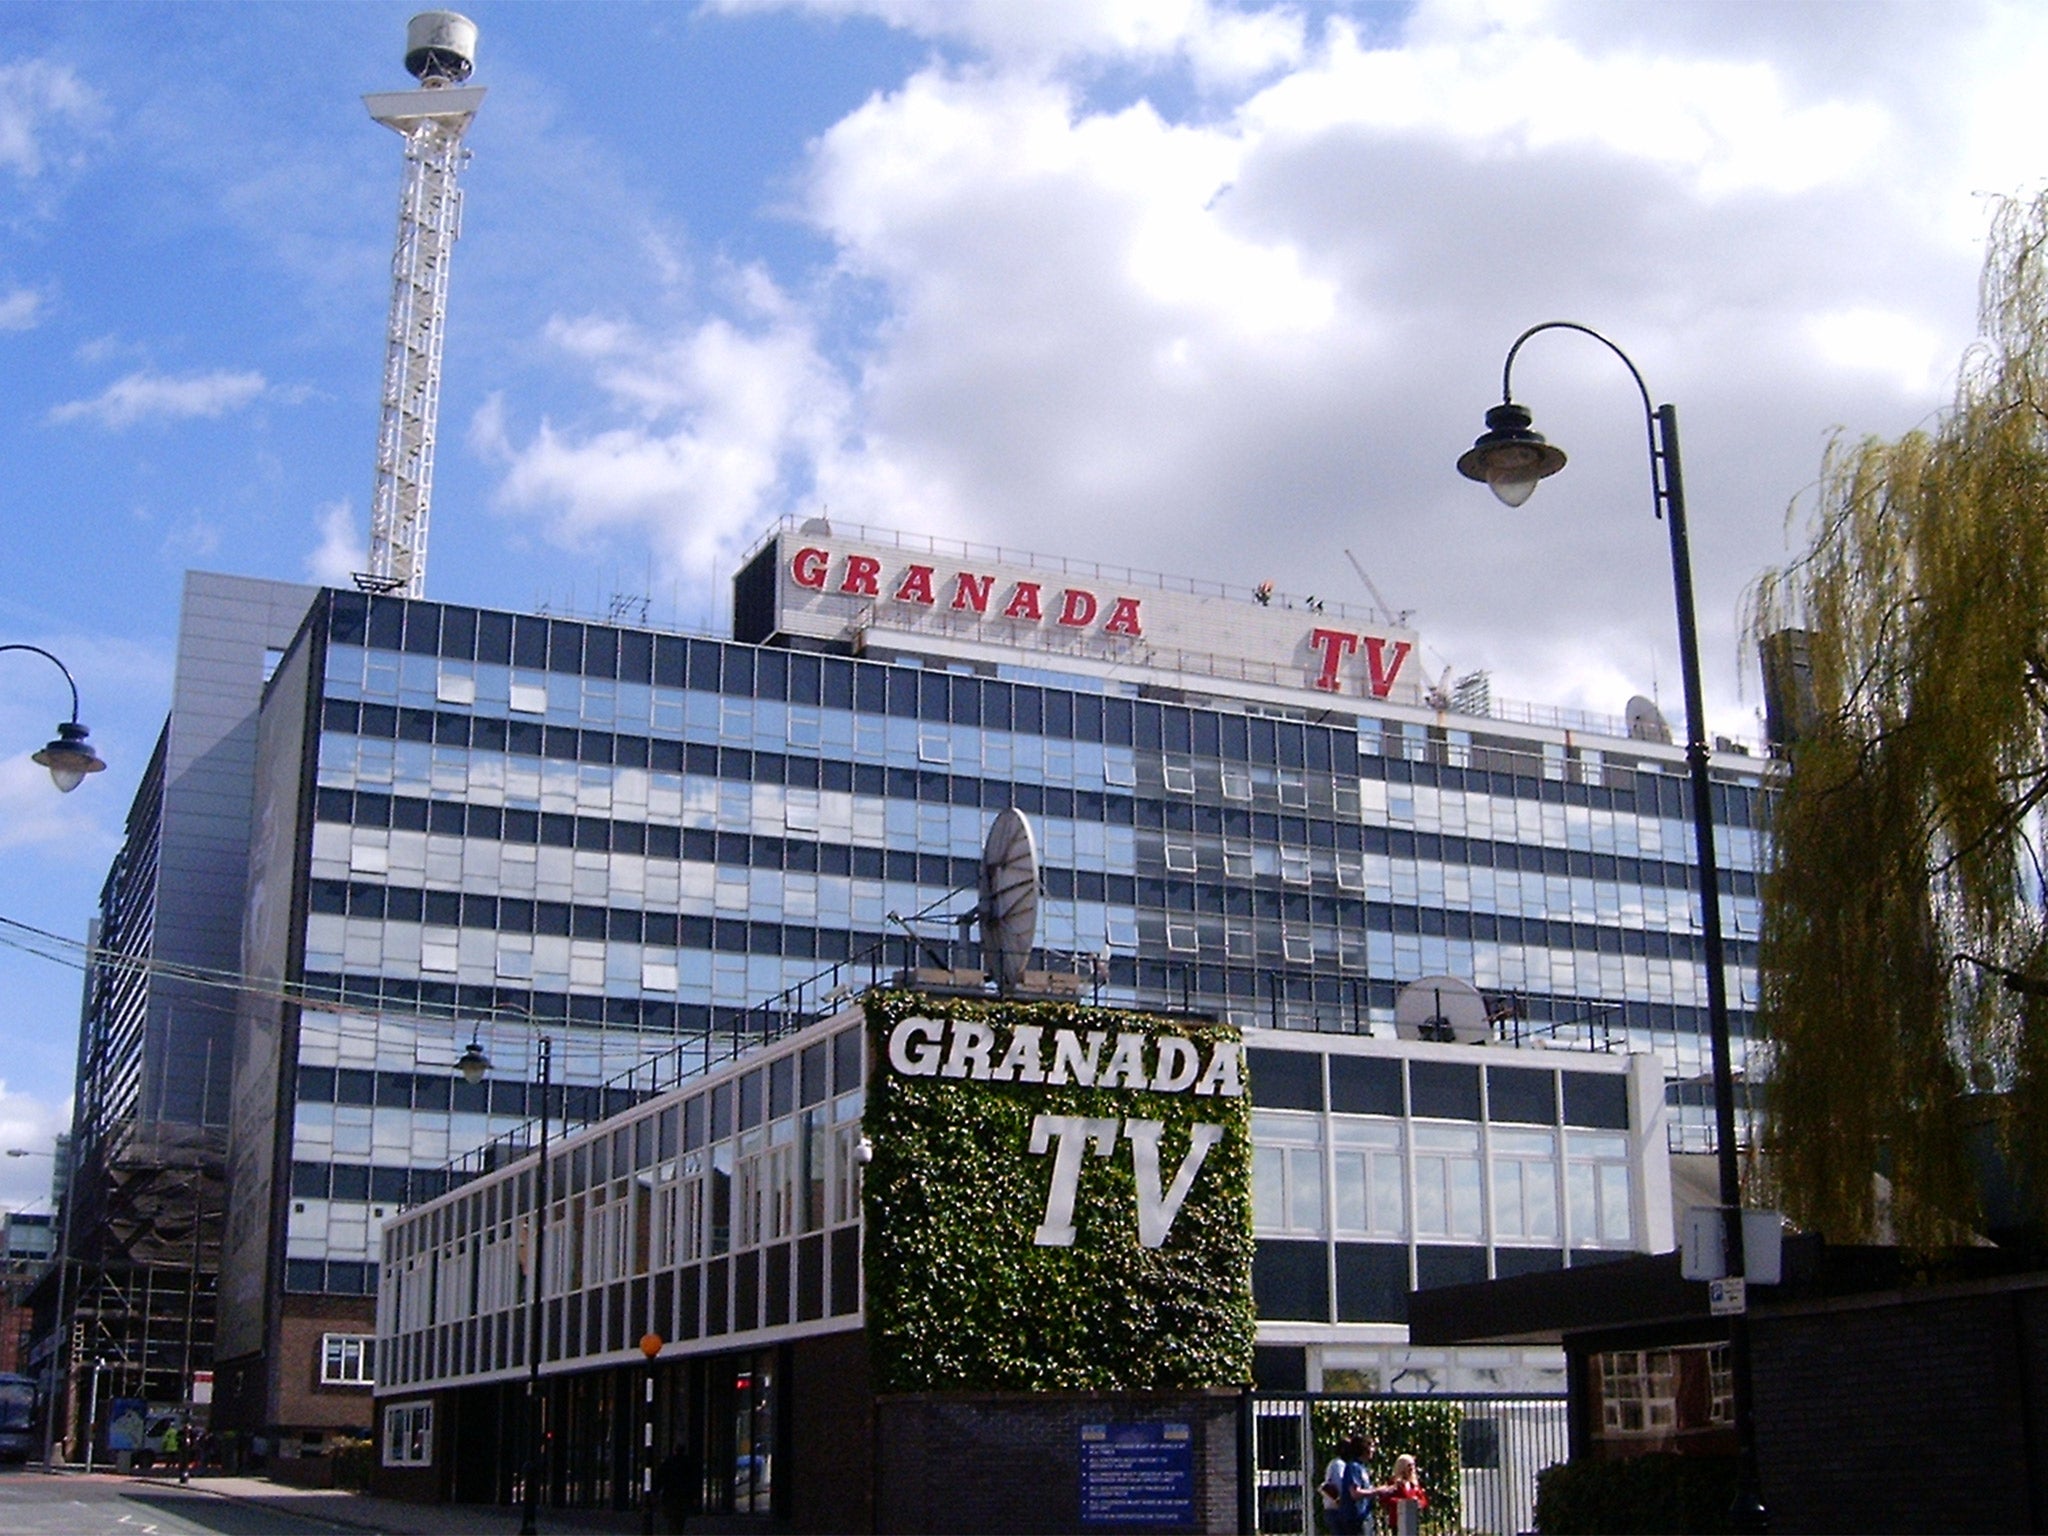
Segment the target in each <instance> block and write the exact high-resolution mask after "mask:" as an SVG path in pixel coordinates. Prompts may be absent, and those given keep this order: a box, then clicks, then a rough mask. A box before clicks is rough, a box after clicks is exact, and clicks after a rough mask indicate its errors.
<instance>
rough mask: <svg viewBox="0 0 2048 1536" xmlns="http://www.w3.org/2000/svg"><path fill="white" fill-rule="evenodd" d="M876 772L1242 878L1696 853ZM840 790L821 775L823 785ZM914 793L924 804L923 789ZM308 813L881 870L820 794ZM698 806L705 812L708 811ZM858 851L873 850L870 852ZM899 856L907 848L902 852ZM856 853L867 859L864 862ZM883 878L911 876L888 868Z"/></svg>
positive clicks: (956, 864) (1650, 882)
mask: <svg viewBox="0 0 2048 1536" xmlns="http://www.w3.org/2000/svg"><path fill="white" fill-rule="evenodd" d="M826 766H832V765H826ZM837 766H838V767H839V768H841V769H846V768H849V767H850V766H851V765H849V764H844V763H841V764H838V765H837ZM872 771H873V773H874V774H875V775H876V776H877V777H878V778H881V779H883V780H885V781H886V784H887V787H886V788H884V789H879V790H853V791H850V792H851V793H854V794H861V795H867V796H869V797H870V798H876V797H879V798H883V799H892V798H893V799H896V800H898V801H899V802H901V801H904V800H917V799H918V798H919V795H920V792H921V791H925V790H932V791H939V792H940V793H937V794H936V795H934V796H931V797H928V798H929V799H930V800H931V801H932V803H938V804H945V805H967V806H970V807H974V808H981V809H992V810H1000V809H1004V808H1007V807H1009V806H1011V805H1015V806H1016V807H1017V808H1018V809H1019V810H1022V811H1024V812H1026V813H1027V814H1031V815H1043V816H1048V817H1055V818H1060V819H1065V820H1076V819H1078V820H1079V821H1081V822H1082V823H1083V824H1084V825H1086V824H1090V823H1092V822H1095V821H1098V820H1100V821H1103V822H1104V823H1105V824H1107V825H1112V826H1118V825H1121V826H1134V827H1135V828H1136V830H1138V831H1140V832H1148V831H1156V832H1160V833H1161V834H1162V836H1163V857H1164V859H1165V862H1166V867H1167V868H1168V869H1170V870H1176V871H1177V872H1183V873H1191V872H1193V871H1194V870H1195V869H1197V868H1198V867H1199V866H1201V865H1204V864H1206V866H1207V867H1208V868H1209V869H1210V870H1212V871H1215V872H1217V873H1223V874H1227V875H1228V876H1229V878H1231V879H1232V880H1240V879H1245V878H1250V877H1251V876H1252V875H1253V874H1254V870H1253V869H1252V868H1251V867H1249V865H1250V861H1251V860H1252V859H1253V858H1254V855H1255V850H1256V849H1258V848H1260V847H1269V848H1270V847H1275V846H1277V847H1278V848H1279V850H1280V857H1281V859H1282V861H1283V867H1282V868H1281V870H1280V874H1281V876H1282V878H1283V879H1285V878H1288V874H1289V871H1288V870H1287V868H1286V867H1285V860H1286V859H1287V858H1288V857H1289V855H1290V854H1292V855H1293V856H1294V857H1295V858H1296V860H1297V862H1298V863H1299V865H1300V867H1299V868H1298V869H1297V870H1295V871H1294V879H1295V881H1296V883H1305V882H1306V881H1307V880H1308V878H1309V868H1308V865H1307V862H1306V861H1307V858H1308V856H1309V854H1310V852H1311V851H1312V850H1315V849H1325V850H1331V849H1334V850H1336V851H1338V852H1339V853H1340V854H1344V853H1351V854H1360V855H1363V856H1365V857H1367V858H1372V857H1386V858H1394V859H1413V860H1416V861H1418V862H1421V863H1429V864H1444V865H1449V866H1454V867H1455V866H1470V867H1472V868H1482V869H1497V870H1505V871H1513V872H1519V873H1523V874H1540V875H1545V876H1558V877H1563V878H1568V879H1585V880H1600V881H1612V882H1617V883H1619V884H1622V885H1628V886H1645V885H1647V886H1662V887H1665V888H1668V889H1672V890H1680V891H1683V890H1689V889H1690V888H1691V884H1692V880H1693V869H1692V866H1691V864H1690V863H1687V862H1682V861H1675V860H1666V859H1657V858H1648V857H1639V856H1633V855H1626V854H1613V853H1594V852H1591V851H1588V850H1582V849H1576V848H1567V847H1556V846H1543V845H1538V844H1532V843H1525V842H1510V841H1506V840H1501V839H1491V838H1483V837H1466V836H1458V835H1453V834H1445V833H1437V832H1417V831H1411V830H1409V829H1407V828H1402V827H1378V826H1361V825H1356V824H1353V823H1350V822H1332V821H1321V820H1311V819H1308V818H1305V817H1299V816H1283V815H1277V814H1275V813H1273V812H1269V811H1238V810H1231V809H1228V808H1223V807H1216V806H1186V805H1176V804H1173V803H1171V802H1159V801H1149V800H1133V799H1131V798H1129V797H1126V796H1118V795H1104V794H1098V793H1095V792H1093V791H1089V790H1060V789H1044V790H1040V789H1038V788H1037V787H1036V786H1032V785H1024V784H1006V783H998V782H995V781H993V780H980V779H972V778H965V777H960V776H956V775H951V774H937V773H932V772H930V771H929V770H913V769H906V768H890V769H882V768H879V767H877V768H875V769H873V770H872ZM743 782H750V781H743ZM840 792H841V791H838V790H835V789H832V788H831V787H830V786H827V788H826V789H824V790H821V791H820V792H819V793H821V794H823V793H840ZM1026 802H1029V803H1026ZM919 803H926V802H925V801H924V800H919ZM314 811H315V817H316V819H317V820H319V821H321V822H326V823H329V824H334V825H343V826H348V827H388V828H391V829H393V830H395V831H402V832H426V833H432V834H436V835H441V836H447V837H469V838H479V839H485V840H491V841H499V842H504V843H507V844H515V845H523V846H535V847H544V848H545V847H552V848H574V849H577V850H579V851H582V852H588V853H626V854H644V855H646V856H647V857H650V858H668V859H677V858H680V859H686V860H690V861H693V862H700V863H717V864H726V865H735V866H748V867H753V868H771V869H780V868H791V869H806V870H808V869H817V870H819V871H820V872H821V873H827V874H847V873H853V874H876V873H880V871H881V865H880V864H879V862H878V861H877V858H876V855H878V854H879V853H880V851H881V850H880V849H878V848H874V847H863V846H860V845H858V844H855V845H851V846H849V845H847V844H844V843H839V842H832V841H826V840H824V839H823V838H822V837H821V836H819V835H816V834H820V833H822V832H823V830H824V817H823V816H822V814H821V812H822V808H821V806H820V805H819V804H818V803H817V802H816V801H815V800H812V801H808V802H801V803H800V802H799V801H797V800H794V799H792V800H791V801H790V802H788V803H787V804H785V805H784V807H783V811H782V815H781V817H780V818H779V819H780V820H781V821H782V823H783V824H784V825H785V826H786V828H787V830H789V831H791V832H795V833H799V834H805V833H809V834H814V835H811V836H803V835H799V836H795V837H788V838H780V837H774V836H767V835H761V834H759V833H752V834H750V833H747V832H741V831H737V830H724V831H714V830H712V829H711V828H709V827H707V826H704V825H701V824H700V825H695V826H687V827H686V826H678V825H674V824H668V823H664V822H660V821H652V822H649V821H639V820H628V819H623V818H613V817H607V816H593V815H571V814H567V813H562V812H552V811H537V810H531V809H521V808H515V807H499V806H495V805H484V804H478V803H475V802H465V801H460V800H452V799H450V800H429V799H426V798H424V797H422V796H417V795H390V794H384V793H381V792H378V791H375V790H348V789H342V788H336V787H327V788H323V789H321V790H319V791H318V793H317V796H316V800H315V807H314ZM1154 813H1156V814H1154ZM706 814H707V816H708V812H707V813H706ZM693 819H694V818H693ZM832 820H833V824H834V825H838V826H842V827H845V826H853V825H857V824H858V823H857V818H855V817H849V816H847V815H846V814H844V813H841V814H839V815H837V816H836V817H834V818H833V819H832ZM878 825H881V824H878ZM1176 834H1180V835H1179V836H1176ZM1219 840H1220V841H1219ZM813 850H815V852H814V851H813ZM1144 851H1149V850H1144ZM863 855H866V856H867V858H866V859H865V861H863V859H862V856H863ZM904 856H906V857H907V856H908V851H907V850H906V851H904ZM1141 856H1142V852H1141ZM1153 856H1154V857H1160V856H1162V855H1159V854H1154V855H1153ZM922 857H924V858H927V859H931V858H938V859H940V860H941V861H943V859H944V856H943V855H933V854H930V853H926V854H924V855H922ZM863 862H865V863H866V865H867V866H868V867H865V868H864V867H862V864H863ZM904 867H906V868H907V867H908V866H907V865H906V866H904ZM1346 868H1349V869H1350V870H1351V872H1352V874H1353V877H1354V879H1355V881H1356V882H1357V883H1356V884H1354V885H1353V887H1352V888H1353V889H1359V888H1362V886H1363V883H1364V874H1363V869H1364V866H1363V865H1361V864H1358V863H1357V862H1356V861H1353V862H1352V863H1351V864H1350V865H1348V866H1347V865H1343V864H1342V863H1341V861H1340V865H1339V868H1338V870H1337V875H1338V878H1339V881H1340V883H1341V882H1342V879H1343V874H1344V871H1345V869H1346ZM972 872H973V860H972V858H971V857H965V856H962V857H955V858H953V859H952V860H951V862H950V865H949V866H948V865H945V864H944V863H943V862H942V863H941V864H939V865H935V866H934V876H935V878H936V879H937V880H942V881H943V880H953V879H958V878H959V877H961V876H962V874H963V873H964V874H965V877H966V878H967V879H969V880H971V879H972ZM1047 873H1048V875H1050V874H1053V873H1056V871H1052V870H1048V871H1047ZM1087 873H1089V872H1077V874H1076V875H1075V876H1073V877H1072V878H1076V879H1083V880H1085V878H1086V875H1087ZM890 878H892V879H902V878H910V877H908V876H905V875H903V874H901V873H894V872H892V873H891V875H890ZM1724 883H1725V887H1726V889H1725V890H1724V892H1723V894H1724V895H1728V896H1734V897H1737V898H1743V897H1751V896H1754V895H1755V894H1756V876H1755V875H1754V873H1752V872H1751V871H1748V870H1743V869H1733V870H1729V871H1726V872H1725V881H1724ZM1083 894H1085V893H1083ZM1111 899H1116V898H1114V897H1112V898H1111ZM1126 899H1128V898H1126Z"/></svg>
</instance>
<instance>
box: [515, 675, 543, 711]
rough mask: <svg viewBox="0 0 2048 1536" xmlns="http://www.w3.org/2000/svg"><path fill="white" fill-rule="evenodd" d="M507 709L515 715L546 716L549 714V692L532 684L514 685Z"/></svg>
mask: <svg viewBox="0 0 2048 1536" xmlns="http://www.w3.org/2000/svg"><path fill="white" fill-rule="evenodd" d="M507 708H509V709H510V710H511V711H512V713H513V714H515V715H544V714H546V713H547V712H548V691H547V689H545V688H539V687H535V686H534V685H533V684H531V683H514V684H513V685H512V693H511V700H510V703H509V704H508V705H507Z"/></svg>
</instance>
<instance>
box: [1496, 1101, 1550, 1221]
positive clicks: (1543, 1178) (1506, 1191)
mask: <svg viewBox="0 0 2048 1536" xmlns="http://www.w3.org/2000/svg"><path fill="white" fill-rule="evenodd" d="M1491 1146H1492V1149H1493V1232H1494V1237H1495V1239H1496V1240H1498V1241H1503V1242H1506V1241H1511V1240H1514V1239H1517V1238H1520V1239H1524V1240H1529V1241H1543V1242H1555V1241H1556V1240H1557V1151H1556V1147H1557V1138H1556V1137H1555V1136H1554V1135H1552V1134H1551V1133H1550V1132H1549V1131H1509V1130H1502V1129H1501V1128H1499V1127H1495V1128H1494V1131H1493V1135H1492V1138H1491Z"/></svg>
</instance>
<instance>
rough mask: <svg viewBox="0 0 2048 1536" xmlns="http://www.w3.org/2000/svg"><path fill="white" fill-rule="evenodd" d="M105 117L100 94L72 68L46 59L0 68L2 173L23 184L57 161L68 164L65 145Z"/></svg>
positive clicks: (68, 151)
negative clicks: (6, 173) (22, 181)
mask: <svg viewBox="0 0 2048 1536" xmlns="http://www.w3.org/2000/svg"><path fill="white" fill-rule="evenodd" d="M102 115H103V109H102V105H101V101H100V97H99V94H98V92H96V91H94V90H93V89H92V88H91V87H90V86H88V85H86V84H85V83H84V82H83V81H81V80H80V79H79V78H78V76H77V75H76V74H75V73H74V72H73V71H72V69H71V68H70V66H68V65H64V64H53V63H51V62H49V61H48V60H47V59H26V60H23V61H22V62H20V63H17V64H0V170H8V171H12V172H14V173H15V174H16V175H17V176H19V177H21V178H22V179H23V180H30V179H33V178H35V177H37V176H40V175H41V174H42V173H43V172H44V170H46V169H47V168H48V167H49V166H50V164H51V163H52V161H53V160H68V159H69V158H70V157H71V156H72V154H73V149H72V148H71V146H70V144H69V143H68V142H67V141H68V140H69V139H71V138H72V137H75V136H76V135H77V134H79V133H81V132H83V131H84V130H87V129H90V128H91V127H93V126H94V125H95V124H97V123H98V121H99V120H100V118H101V116H102Z"/></svg>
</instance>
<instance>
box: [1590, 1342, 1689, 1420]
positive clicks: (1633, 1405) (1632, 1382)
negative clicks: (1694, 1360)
mask: <svg viewBox="0 0 2048 1536" xmlns="http://www.w3.org/2000/svg"><path fill="white" fill-rule="evenodd" d="M1600 1428H1601V1431H1602V1432H1603V1434H1606V1435H1611V1436H1629V1437H1633V1436H1637V1435H1668V1434H1671V1433H1673V1432H1674V1431H1675V1430H1677V1428H1678V1356H1677V1355H1676V1354H1675V1353H1674V1352H1673V1351H1671V1350H1668V1349H1616V1350H1610V1351H1608V1352H1607V1353H1605V1354H1603V1355H1602V1356H1601V1357H1600Z"/></svg>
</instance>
